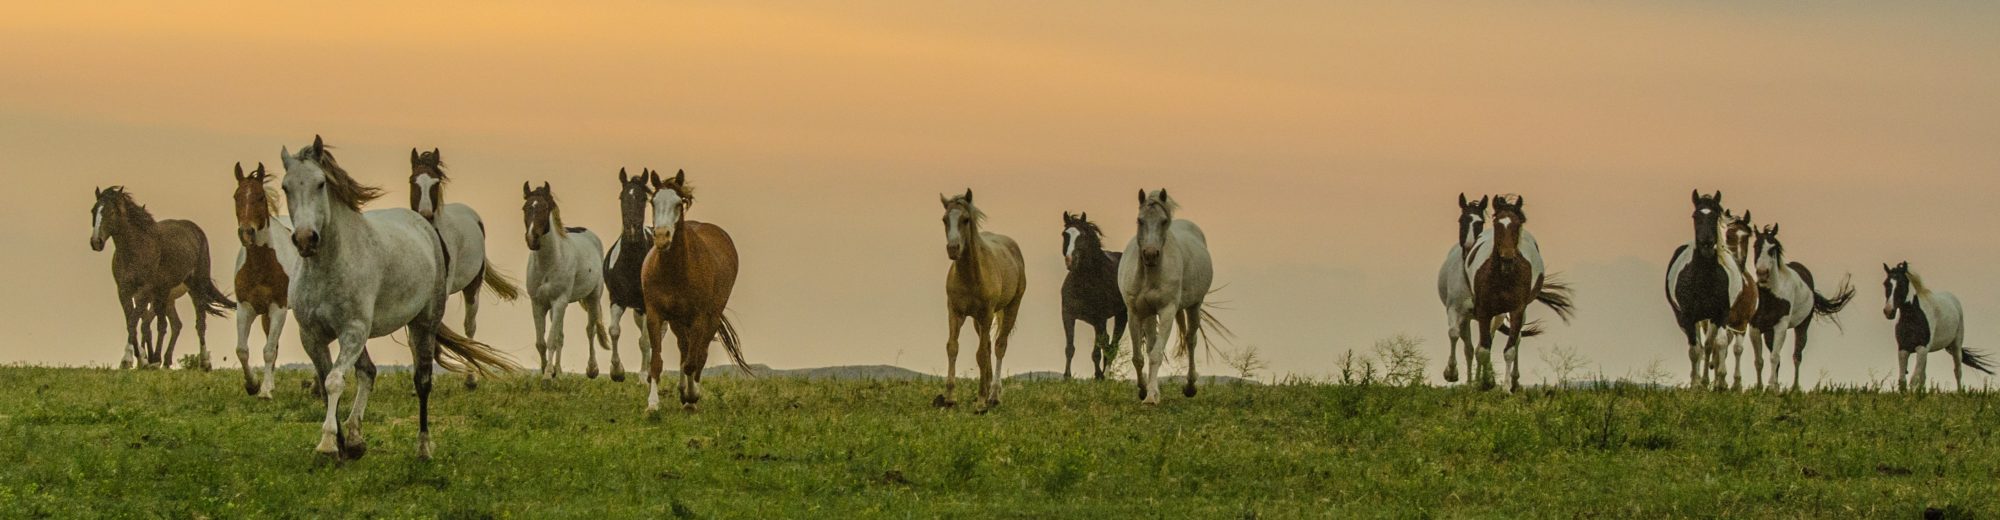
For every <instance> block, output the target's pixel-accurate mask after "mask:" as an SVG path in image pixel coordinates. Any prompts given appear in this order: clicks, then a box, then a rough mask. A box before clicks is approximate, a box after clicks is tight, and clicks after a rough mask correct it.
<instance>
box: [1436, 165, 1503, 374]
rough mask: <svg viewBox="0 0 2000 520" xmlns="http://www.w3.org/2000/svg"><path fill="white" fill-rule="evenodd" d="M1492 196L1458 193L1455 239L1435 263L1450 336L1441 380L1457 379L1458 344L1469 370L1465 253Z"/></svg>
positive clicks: (1469, 314) (1468, 284)
mask: <svg viewBox="0 0 2000 520" xmlns="http://www.w3.org/2000/svg"><path fill="white" fill-rule="evenodd" d="M1491 200H1492V197H1480V198H1479V200H1468V199H1466V198H1465V194H1464V193H1460V194H1458V241H1457V243H1455V244H1452V246H1451V250H1450V251H1446V252H1445V255H1444V265H1443V266H1440V267H1438V300H1439V301H1441V302H1444V317H1445V331H1444V335H1445V337H1447V338H1450V339H1451V346H1450V347H1449V348H1448V349H1447V350H1446V352H1445V354H1446V358H1445V359H1446V361H1445V366H1444V380H1445V381H1447V382H1452V383H1456V382H1458V357H1459V356H1458V355H1459V350H1460V349H1459V346H1460V345H1464V346H1465V348H1464V351H1465V367H1466V369H1467V370H1472V369H1473V367H1475V366H1477V365H1475V364H1474V363H1475V362H1474V361H1473V360H1472V352H1473V350H1472V349H1473V346H1472V345H1473V343H1472V282H1471V280H1469V279H1467V278H1466V277H1465V267H1466V266H1465V260H1466V258H1465V255H1466V253H1468V252H1470V251H1472V247H1473V246H1474V245H1476V244H1478V243H1479V236H1480V235H1481V234H1483V233H1484V232H1485V228H1486V205H1487V203H1488V202H1489V201H1491Z"/></svg>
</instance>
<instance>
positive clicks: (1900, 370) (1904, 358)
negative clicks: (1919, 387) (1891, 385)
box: [1896, 348, 1910, 392]
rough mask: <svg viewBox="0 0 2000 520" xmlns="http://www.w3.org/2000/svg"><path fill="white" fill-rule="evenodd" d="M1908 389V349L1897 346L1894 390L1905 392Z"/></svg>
mask: <svg viewBox="0 0 2000 520" xmlns="http://www.w3.org/2000/svg"><path fill="white" fill-rule="evenodd" d="M1909 390H1910V351H1909V350H1906V349H1902V348H1897V349H1896V391H1897V392H1907V391H1909Z"/></svg>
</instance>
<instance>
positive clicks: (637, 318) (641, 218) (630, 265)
mask: <svg viewBox="0 0 2000 520" xmlns="http://www.w3.org/2000/svg"><path fill="white" fill-rule="evenodd" d="M652 176H653V171H652V170H646V169H641V170H640V171H639V175H638V176H632V175H629V174H627V173H625V169H624V168H619V169H618V215H619V221H620V225H619V228H618V229H619V231H618V240H617V241H614V242H612V243H611V252H610V253H607V254H605V255H604V289H605V291H606V292H608V293H610V295H611V324H610V325H611V380H612V381H624V380H625V365H624V363H622V362H620V361H619V360H618V339H619V337H620V336H622V335H624V330H625V329H624V327H622V326H620V325H619V322H620V321H623V320H624V319H625V311H628V310H629V311H632V325H633V326H634V327H636V328H637V329H638V330H639V342H638V343H639V361H640V362H641V363H644V362H646V360H648V359H651V356H652V354H651V352H652V345H651V344H649V343H647V342H646V291H645V282H644V280H643V277H644V267H645V265H646V255H647V254H648V253H652V252H653V233H652V231H650V230H649V229H648V228H647V227H646V206H647V205H648V204H652V203H653V187H652V185H651V184H650V182H651V181H650V178H651V177H652Z"/></svg>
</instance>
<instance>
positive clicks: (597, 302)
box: [583, 290, 618, 379]
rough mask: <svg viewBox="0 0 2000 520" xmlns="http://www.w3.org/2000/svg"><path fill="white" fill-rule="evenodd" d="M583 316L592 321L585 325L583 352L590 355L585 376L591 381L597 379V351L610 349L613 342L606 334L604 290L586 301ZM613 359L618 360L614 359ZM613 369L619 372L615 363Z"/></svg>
mask: <svg viewBox="0 0 2000 520" xmlns="http://www.w3.org/2000/svg"><path fill="white" fill-rule="evenodd" d="M583 316H584V318H585V319H587V320H590V321H589V322H586V323H584V324H583V343H584V348H583V350H584V351H585V352H589V353H590V362H589V365H588V366H589V368H588V369H586V370H585V371H584V375H585V376H586V377H589V378H590V379H597V349H599V348H609V347H610V345H609V344H610V342H611V341H610V339H608V338H607V334H605V333H604V295H603V291H602V290H599V291H598V293H597V294H592V295H590V297H589V298H585V299H584V302H583ZM613 355H614V356H615V355H616V354H615V353H614V354H613ZM613 359H617V358H615V357H614V358H613ZM613 369H614V371H616V370H618V368H617V366H616V364H615V363H614V364H613Z"/></svg>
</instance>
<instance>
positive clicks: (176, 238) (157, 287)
mask: <svg viewBox="0 0 2000 520" xmlns="http://www.w3.org/2000/svg"><path fill="white" fill-rule="evenodd" d="M90 214H91V234H90V248H91V250H93V251H103V250H104V244H105V242H107V241H109V242H113V243H116V245H117V250H116V251H115V252H114V253H112V255H111V277H112V279H113V280H114V281H116V282H117V284H118V306H119V308H120V309H122V310H123V311H124V312H125V345H126V348H125V356H124V359H123V360H122V361H120V362H119V367H120V368H130V367H131V366H133V364H134V361H135V359H136V360H137V362H138V363H140V364H143V365H147V366H153V367H161V366H164V364H165V363H169V362H172V360H173V356H174V346H175V345H176V344H177V343H179V342H180V333H181V320H180V316H179V313H177V312H175V311H174V307H173V304H174V301H175V300H178V299H179V298H180V296H181V295H182V294H186V295H189V296H192V297H193V299H194V307H195V317H194V330H195V336H196V339H197V340H199V341H200V343H201V367H202V369H204V370H206V369H208V368H209V364H208V337H207V336H208V334H207V332H208V317H209V316H222V312H223V311H222V310H223V309H225V308H228V307H234V306H235V305H236V302H233V301H230V299H229V297H228V296H225V295H223V294H222V291H221V290H219V289H216V288H215V281H214V280H212V279H210V278H209V272H208V271H209V258H208V236H207V235H205V234H203V233H202V232H201V227H200V226H196V225H195V224H194V223H193V222H188V221H185V220H167V221H154V220H153V214H152V213H151V212H149V211H147V210H146V207H145V206H141V205H139V203H138V202H136V201H134V200H133V199H132V195H131V194H130V193H127V192H126V191H125V188H124V187H123V186H112V187H110V188H107V189H99V190H97V202H96V204H95V205H93V206H92V207H91V210H90ZM161 317H164V318H165V322H162V323H159V324H158V329H159V334H158V335H159V337H158V339H157V340H156V339H154V337H153V334H152V333H151V331H146V330H145V328H146V327H145V323H144V322H145V321H146V320H147V319H153V320H156V321H157V320H160V318H161ZM169 323H170V324H171V325H172V327H173V333H172V334H173V335H172V336H168V335H167V330H166V327H167V325H168V324H169ZM142 332H143V333H145V334H144V335H145V336H146V338H145V341H144V342H142V341H141V338H140V336H141V334H142ZM159 341H166V342H167V347H166V349H165V351H164V352H163V351H162V350H161V349H160V348H159ZM142 348H143V351H142V350H141V349H142ZM162 354H164V356H165V357H164V359H163V358H162Z"/></svg>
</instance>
